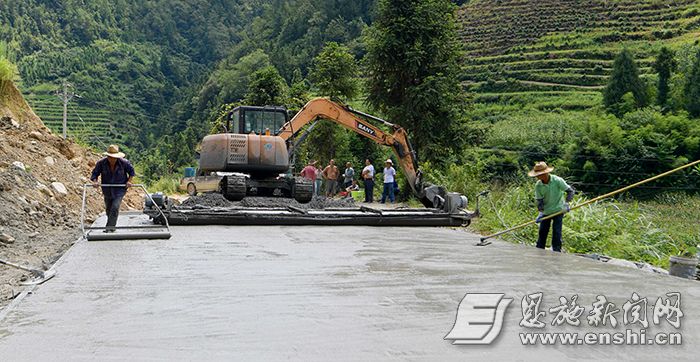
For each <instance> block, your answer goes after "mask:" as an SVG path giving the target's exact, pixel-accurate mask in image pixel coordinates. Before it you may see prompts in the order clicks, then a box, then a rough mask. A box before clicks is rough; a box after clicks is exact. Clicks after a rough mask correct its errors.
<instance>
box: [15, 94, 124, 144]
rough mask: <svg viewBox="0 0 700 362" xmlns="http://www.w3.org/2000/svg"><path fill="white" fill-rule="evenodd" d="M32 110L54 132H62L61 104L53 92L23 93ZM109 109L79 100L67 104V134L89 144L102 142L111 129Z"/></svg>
mask: <svg viewBox="0 0 700 362" xmlns="http://www.w3.org/2000/svg"><path fill="white" fill-rule="evenodd" d="M24 97H25V99H26V100H27V102H28V103H29V105H30V106H31V107H32V109H33V110H34V112H35V113H36V114H37V115H38V116H39V117H40V118H41V120H42V121H43V122H44V124H45V125H46V126H47V127H49V128H50V129H51V130H52V131H53V132H54V133H56V134H61V133H62V132H63V104H62V102H61V101H60V100H59V99H58V98H57V97H56V96H55V95H53V94H34V93H29V94H25V95H24ZM111 119H112V115H111V113H110V111H106V110H100V109H95V108H93V107H87V106H84V105H81V104H80V101H79V100H74V101H71V102H70V103H69V105H68V122H67V123H68V136H69V137H72V138H75V139H78V140H80V141H82V142H85V143H88V144H91V145H100V146H102V144H103V143H104V142H103V141H104V135H106V134H108V133H109V132H110V131H111V129H112V121H111Z"/></svg>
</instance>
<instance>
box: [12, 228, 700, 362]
mask: <svg viewBox="0 0 700 362" xmlns="http://www.w3.org/2000/svg"><path fill="white" fill-rule="evenodd" d="M172 231H173V237H172V239H170V240H136V241H134V240H130V241H100V242H80V243H77V244H76V245H74V247H73V248H72V249H71V250H70V251H69V252H68V254H67V255H66V256H65V257H64V258H63V259H62V260H61V261H60V262H59V264H58V265H57V271H58V275H57V276H56V277H55V278H54V279H53V280H51V281H50V282H48V283H46V284H44V285H41V286H39V287H37V288H36V289H35V290H34V291H33V293H32V294H30V295H28V296H27V297H26V298H24V299H23V300H22V301H21V302H20V303H18V304H17V305H16V306H14V308H12V309H11V310H9V311H7V313H6V316H5V318H4V319H3V320H0V356H2V360H49V359H50V360H282V359H292V360H361V361H368V360H372V361H374V360H430V361H436V360H462V361H463V360H477V361H478V360H493V361H500V360H508V361H517V360H537V361H543V360H545V361H546V360H557V361H561V360H570V359H587V360H661V359H676V360H695V359H696V356H697V351H698V349H697V346H698V343H700V305H699V304H698V303H697V301H698V300H699V299H700V284H698V283H697V282H692V281H686V280H682V279H679V278H674V277H670V276H662V275H656V274H652V273H646V272H642V271H638V270H632V269H626V268H623V267H618V266H612V265H605V264H603V263H598V262H595V261H592V260H587V259H584V258H580V257H576V256H572V255H559V254H555V253H552V252H549V251H541V250H537V249H534V248H531V247H525V246H519V245H511V244H508V243H504V242H498V241H496V242H495V243H494V244H492V245H490V246H488V247H475V246H473V244H474V243H476V242H478V237H477V236H476V235H474V234H471V233H467V232H465V231H463V230H451V229H446V228H408V227H403V228H393V227H392V228H371V227H310V226H305V227H298V226H297V227H295V226H264V227H261V226H257V227H254V226H179V227H173V230H172ZM676 291H678V292H681V293H682V298H683V299H682V311H683V313H684V314H685V315H684V316H683V318H682V327H681V329H680V332H681V333H682V335H683V345H681V346H648V345H647V346H614V345H606V346H560V345H558V346H522V344H521V342H520V339H519V333H520V332H526V331H532V330H526V329H524V328H522V327H520V326H519V325H518V324H519V322H520V321H521V319H522V314H521V310H520V301H521V298H522V297H523V295H525V294H529V293H535V292H543V293H544V302H543V304H544V305H543V310H546V309H548V308H550V307H554V306H556V305H557V304H558V299H559V297H560V296H567V297H569V298H570V297H571V295H573V294H577V295H578V296H579V304H580V305H582V306H583V307H585V308H586V311H585V313H584V315H583V316H582V317H581V320H582V323H583V324H584V325H586V326H585V327H584V326H581V327H577V328H576V327H569V328H563V327H554V326H551V325H550V324H549V322H551V320H552V318H553V316H552V315H550V314H549V313H548V314H547V316H546V317H545V318H543V319H542V320H543V321H545V322H546V323H548V325H547V327H546V328H545V330H544V331H547V332H562V331H573V332H579V333H583V332H586V331H597V332H619V331H621V330H622V331H624V328H633V329H637V330H638V329H639V328H638V327H635V326H627V327H621V326H618V327H617V328H616V329H612V328H609V327H598V328H594V327H588V326H587V323H586V322H585V316H586V315H587V314H588V311H589V310H590V309H591V303H592V302H593V301H595V297H596V295H599V294H602V295H605V296H606V297H607V298H608V299H609V300H611V301H613V302H614V303H615V304H616V305H617V307H618V308H620V309H622V308H621V306H622V304H623V303H624V302H625V301H626V300H628V299H629V298H630V296H631V294H632V293H633V292H637V293H639V294H640V295H641V296H642V297H648V298H649V304H650V305H653V303H654V301H655V300H656V298H657V297H659V296H664V294H665V293H668V292H676ZM467 292H471V293H505V297H507V298H514V300H513V302H512V303H511V305H510V307H509V308H508V310H507V312H506V315H505V321H504V326H503V330H502V332H501V334H500V336H499V337H498V338H497V339H496V340H495V341H494V342H493V344H492V345H488V346H455V345H452V344H451V343H450V342H449V341H445V340H444V339H443V337H445V335H446V334H447V333H448V332H449V331H450V329H451V328H452V326H453V324H454V322H455V313H456V310H457V306H458V304H459V302H460V300H461V299H462V298H463V297H464V295H465V293H467ZM648 318H649V320H651V313H649V317H648ZM618 319H619V320H620V321H621V319H622V317H621V315H618ZM664 330H665V331H670V332H674V331H676V330H675V329H674V328H673V327H669V326H668V323H666V322H665V321H662V324H661V325H660V326H651V327H650V328H649V332H647V333H648V334H651V333H652V332H654V333H656V332H658V331H664ZM536 332H539V330H537V331H536Z"/></svg>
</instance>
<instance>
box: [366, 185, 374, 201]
mask: <svg viewBox="0 0 700 362" xmlns="http://www.w3.org/2000/svg"><path fill="white" fill-rule="evenodd" d="M373 201H374V180H365V202H373Z"/></svg>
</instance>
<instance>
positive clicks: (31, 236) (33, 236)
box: [27, 232, 39, 239]
mask: <svg viewBox="0 0 700 362" xmlns="http://www.w3.org/2000/svg"><path fill="white" fill-rule="evenodd" d="M37 236H39V233H38V232H33V233H31V234H29V235H27V237H28V238H30V239H34V238H36V237H37Z"/></svg>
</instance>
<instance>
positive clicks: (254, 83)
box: [245, 66, 287, 106]
mask: <svg viewBox="0 0 700 362" xmlns="http://www.w3.org/2000/svg"><path fill="white" fill-rule="evenodd" d="M286 100H287V83H285V81H284V78H282V76H281V75H280V73H279V72H278V71H277V68H275V67H274V66H268V67H265V68H263V69H260V70H258V71H257V72H255V73H253V75H252V76H251V77H250V83H249V84H248V93H247V94H246V98H245V103H246V104H248V105H251V106H273V105H282V104H285V103H286Z"/></svg>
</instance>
